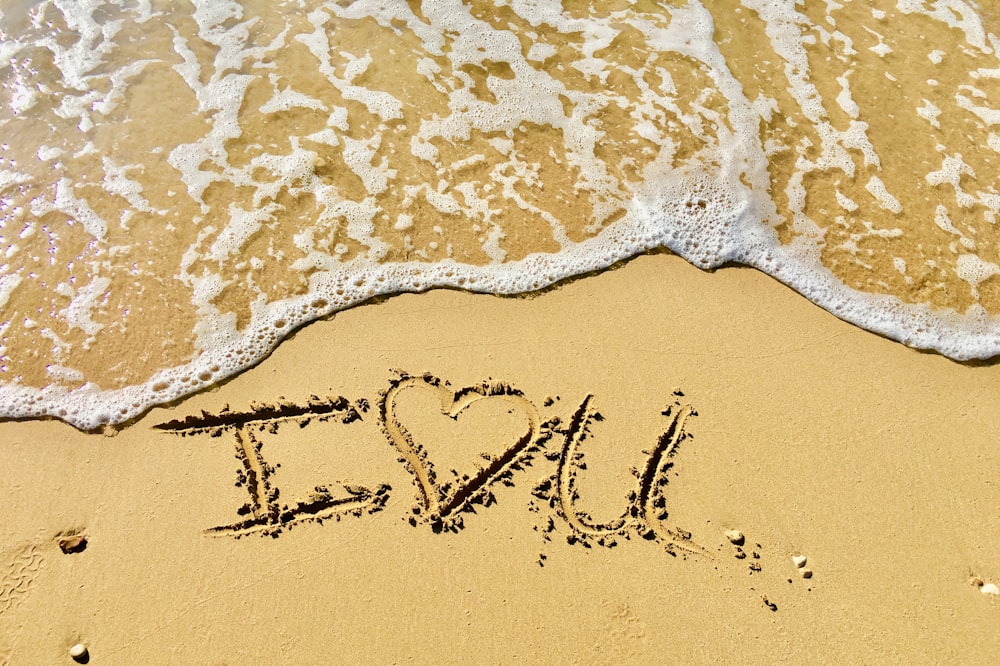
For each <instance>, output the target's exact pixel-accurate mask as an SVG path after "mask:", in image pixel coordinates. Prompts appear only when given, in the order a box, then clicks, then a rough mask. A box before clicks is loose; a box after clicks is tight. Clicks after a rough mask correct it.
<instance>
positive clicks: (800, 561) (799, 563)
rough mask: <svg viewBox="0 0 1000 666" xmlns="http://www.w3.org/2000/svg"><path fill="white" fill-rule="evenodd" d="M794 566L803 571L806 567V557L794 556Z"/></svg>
mask: <svg viewBox="0 0 1000 666" xmlns="http://www.w3.org/2000/svg"><path fill="white" fill-rule="evenodd" d="M792 564H794V565H795V566H796V567H798V568H799V569H801V568H802V567H804V566H805V565H806V556H805V555H793V556H792Z"/></svg>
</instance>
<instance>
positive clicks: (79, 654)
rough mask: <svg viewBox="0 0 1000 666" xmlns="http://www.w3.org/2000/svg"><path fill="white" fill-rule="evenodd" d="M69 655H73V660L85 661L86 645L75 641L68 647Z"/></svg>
mask: <svg viewBox="0 0 1000 666" xmlns="http://www.w3.org/2000/svg"><path fill="white" fill-rule="evenodd" d="M69 656H71V657H73V661H77V662H80V663H86V659H87V646H86V645H84V644H83V643H77V644H76V645H74V646H73V647H71V648H70V649H69Z"/></svg>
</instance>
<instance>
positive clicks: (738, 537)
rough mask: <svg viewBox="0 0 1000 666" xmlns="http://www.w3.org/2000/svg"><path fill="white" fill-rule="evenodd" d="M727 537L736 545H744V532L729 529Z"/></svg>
mask: <svg viewBox="0 0 1000 666" xmlns="http://www.w3.org/2000/svg"><path fill="white" fill-rule="evenodd" d="M726 538H727V539H729V543H731V544H733V545H734V546H742V545H743V541H744V537H743V532H740V531H739V530H729V531H727V532H726Z"/></svg>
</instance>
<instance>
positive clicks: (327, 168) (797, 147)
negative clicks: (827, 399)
mask: <svg viewBox="0 0 1000 666" xmlns="http://www.w3.org/2000/svg"><path fill="white" fill-rule="evenodd" d="M154 4H155V3H154ZM341 4H343V3H333V2H329V3H325V2H318V1H307V0H303V1H302V2H296V3H276V4H271V3H236V2H194V3H193V10H192V9H191V8H188V9H186V10H184V9H180V8H176V7H174V6H173V5H165V6H164V7H163V8H159V6H156V7H157V8H156V9H154V7H153V6H151V5H150V4H143V3H140V4H139V5H138V6H137V7H128V8H125V7H116V8H113V9H111V10H109V9H108V7H107V6H105V5H104V4H103V3H96V2H95V3H84V2H80V3H69V2H60V1H52V2H44V3H40V4H38V5H34V6H31V7H28V8H24V9H21V10H19V11H18V10H10V11H5V13H4V14H3V16H2V17H0V28H2V30H3V35H2V37H3V39H2V41H0V51H2V55H3V59H2V62H3V63H4V64H3V65H0V67H2V69H0V77H2V80H3V82H4V86H3V94H2V98H0V102H2V103H0V109H2V110H0V143H3V147H4V155H3V157H2V158H0V214H2V221H3V228H2V242H0V250H3V251H4V252H5V258H4V259H3V262H4V263H2V264H0V307H2V316H0V339H2V341H0V381H2V382H3V383H2V384H0V414H2V415H3V416H5V417H13V418H26V417H39V416H56V417H58V418H61V419H64V420H66V421H68V422H69V423H72V424H73V425H75V426H77V427H80V428H84V429H92V428H97V427H99V426H101V425H104V424H112V423H120V422H123V421H127V420H129V419H132V418H134V417H136V416H138V415H140V414H141V413H143V412H144V411H145V410H147V409H148V408H149V407H150V406H152V405H155V404H161V403H164V402H168V401H172V400H176V399H178V398H180V397H182V396H184V395H187V394H190V393H192V392H194V391H197V390H199V389H201V388H204V387H206V386H210V385H212V384H213V383H216V382H218V381H220V380H221V379H223V378H225V377H228V376H232V375H233V374H236V373H238V372H240V371H242V370H244V369H246V368H248V367H250V366H252V365H254V364H255V363H257V362H259V361H260V360H261V359H262V358H264V357H265V356H266V355H267V354H268V353H270V351H271V350H272V349H273V348H274V347H275V346H276V345H277V344H279V343H280V342H281V340H282V339H283V338H284V337H286V336H287V335H288V333H289V332H291V331H293V330H294V329H296V328H297V327H299V326H302V325H303V324H305V323H307V322H309V321H312V320H314V319H317V318H319V317H323V316H327V315H329V314H330V313H333V312H336V311H338V310H342V309H344V308H348V307H351V306H353V305H357V304H359V303H362V302H364V301H367V300H370V299H371V298H373V297H374V296H379V295H385V294H392V293H399V292H415V291H424V290H427V289H432V288H435V287H453V288H459V289H464V290H468V291H473V292H483V293H496V294H517V293H524V292H530V291H535V290H538V289H541V288H543V287H546V286H548V285H551V284H553V283H555V282H557V281H559V280H562V279H565V278H567V277H570V276H573V275H580V274H585V273H590V272H594V271H599V270H601V269H603V268H606V267H608V266H610V265H612V264H614V263H616V262H618V261H621V260H623V259H626V258H628V257H631V256H635V255H637V254H640V253H643V252H646V251H649V250H651V249H654V248H660V247H666V248H668V249H670V250H671V251H673V252H676V253H677V254H679V255H681V256H682V257H684V258H685V259H687V260H688V261H690V262H691V263H693V264H694V265H696V266H699V267H701V268H705V269H712V268H717V267H719V266H722V265H724V264H727V263H738V264H744V265H749V266H753V267H755V268H757V269H760V270H762V271H764V272H766V273H768V274H770V275H772V276H774V277H775V278H777V279H778V280H781V281H782V282H783V283H785V284H787V285H789V286H790V287H792V288H793V289H795V290H797V291H799V292H800V293H802V294H803V295H804V296H806V297H807V298H809V299H810V300H812V301H813V302H814V303H816V304H818V305H820V306H822V307H824V308H826V309H827V310H829V311H830V312H832V313H833V314H835V315H836V316H838V317H840V318H842V319H844V320H846V321H849V322H852V323H854V324H857V325H859V326H862V327H864V328H867V329H869V330H872V331H875V332H878V333H880V334H882V335H885V336H888V337H891V338H893V339H896V340H899V341H901V342H903V343H905V344H908V345H911V346H914V347H918V348H922V349H932V350H936V351H939V352H940V353H943V354H945V355H948V356H950V357H952V358H955V359H970V358H985V357H990V356H994V355H997V354H1000V321H998V319H997V313H998V312H1000V277H998V276H1000V268H998V264H1000V257H998V256H997V254H998V249H1000V246H998V242H997V241H998V234H997V231H996V227H995V225H996V213H997V212H998V211H1000V192H997V190H996V185H995V178H994V177H993V175H994V174H995V173H997V170H996V168H997V159H998V157H1000V155H998V152H1000V151H997V150H995V148H994V146H995V145H996V144H997V141H996V140H995V136H994V135H993V134H991V133H990V128H991V127H992V125H994V124H995V123H996V120H995V116H996V114H997V113H1000V111H997V110H996V108H995V104H996V103H995V101H993V100H994V98H995V97H996V96H997V95H998V94H1000V88H998V86H997V84H996V81H998V80H1000V76H998V75H996V74H995V72H997V71H1000V66H998V65H1000V63H998V62H997V57H996V49H997V47H998V46H1000V43H998V40H997V38H996V37H995V36H994V35H993V34H992V33H991V32H989V30H987V29H986V27H985V26H984V24H983V21H982V18H981V17H980V15H979V14H978V13H977V12H976V10H975V7H974V6H973V5H971V4H968V3H964V2H959V1H957V0H956V1H952V2H941V3H936V4H935V5H934V8H932V9H927V8H925V7H924V3H912V2H903V1H900V2H897V3H889V2H880V3H876V4H877V5H879V6H878V7H875V8H874V9H872V8H868V9H867V10H865V8H863V7H860V4H861V3H848V4H847V5H845V6H841V5H837V4H836V3H826V6H825V8H819V7H815V6H814V7H809V8H808V9H806V8H805V7H803V6H802V5H800V4H797V3H795V2H793V1H792V0H786V1H784V2H773V1H770V2H760V1H758V0H744V1H743V2H742V3H739V2H718V3H707V4H703V3H699V2H690V3H684V4H682V5H680V6H676V7H674V6H663V7H661V8H659V9H658V10H657V11H656V12H653V13H651V12H649V11H644V10H643V9H642V7H641V6H640V5H639V4H638V3H635V4H634V3H622V7H620V8H617V9H614V10H610V9H606V8H605V6H604V3H598V2H595V3H593V6H592V7H589V8H586V7H577V8H575V9H573V10H569V9H565V8H563V7H562V6H561V5H560V3H557V2H544V1H537V2H527V1H522V0H511V1H509V2H504V1H499V2H495V3H493V2H491V3H475V2H473V3H460V2H457V1H452V2H435V3H425V6H424V7H423V8H422V9H419V10H417V9H415V8H414V7H411V5H410V4H408V3H404V2H375V1H368V0H357V1H356V2H353V3H346V6H343V7H342V6H341ZM633 4H634V6H633ZM944 6H947V11H945V10H944V9H942V7H944ZM913 21H919V25H920V26H921V30H923V34H924V37H925V39H924V40H923V41H922V42H920V43H919V44H916V43H913V41H912V40H909V39H908V37H907V36H908V35H910V34H912V31H913V29H914V25H915V24H914V23H913ZM928 26H930V27H928ZM67 35H69V36H71V37H72V38H67ZM57 36H58V37H59V38H57ZM959 130H960V131H959ZM123 350H128V352H127V353H126V352H124V351H123Z"/></svg>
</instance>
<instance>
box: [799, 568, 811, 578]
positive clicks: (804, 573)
mask: <svg viewBox="0 0 1000 666" xmlns="http://www.w3.org/2000/svg"><path fill="white" fill-rule="evenodd" d="M799 573H800V574H802V577H803V578H812V577H813V572H812V569H802V570H801V571H799Z"/></svg>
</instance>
